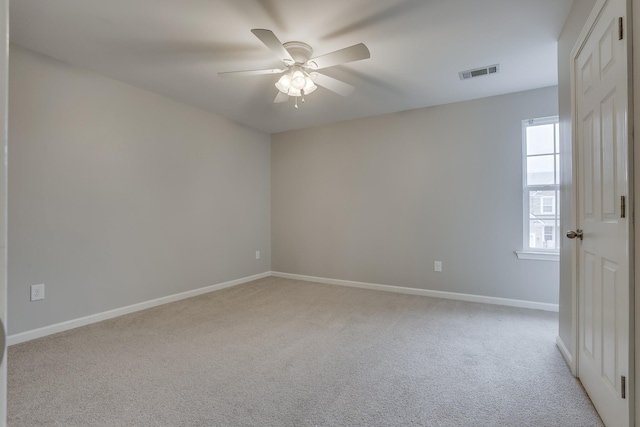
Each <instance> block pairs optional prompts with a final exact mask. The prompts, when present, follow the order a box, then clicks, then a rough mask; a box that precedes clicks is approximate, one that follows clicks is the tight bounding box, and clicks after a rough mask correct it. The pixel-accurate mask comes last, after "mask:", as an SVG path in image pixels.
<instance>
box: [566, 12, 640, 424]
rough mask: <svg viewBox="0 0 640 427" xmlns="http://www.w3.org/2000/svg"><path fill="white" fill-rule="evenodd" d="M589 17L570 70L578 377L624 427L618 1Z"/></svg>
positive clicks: (623, 59) (611, 420) (622, 69)
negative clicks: (573, 145)
mask: <svg viewBox="0 0 640 427" xmlns="http://www.w3.org/2000/svg"><path fill="white" fill-rule="evenodd" d="M596 10H598V11H599V15H598V16H597V18H596V19H595V21H591V23H593V25H592V26H590V28H591V32H590V33H583V34H587V35H586V37H584V38H583V41H584V42H583V43H582V45H581V49H579V50H577V51H576V56H574V64H573V65H574V75H573V81H574V96H575V110H574V125H575V127H574V131H575V135H576V147H575V148H576V153H575V155H576V157H577V162H576V166H577V182H576V187H577V209H576V213H577V225H578V227H579V228H581V229H582V235H583V236H584V239H583V240H580V239H579V237H580V236H578V238H576V243H575V244H576V245H577V257H578V258H577V279H578V355H577V356H578V377H579V378H580V380H581V381H582V383H583V385H584V387H585V389H586V390H587V393H588V394H589V396H590V397H591V400H592V401H593V404H594V405H595V407H596V409H597V410H598V413H599V414H600V416H601V417H602V419H603V421H604V422H605V424H606V425H607V426H608V427H614V426H625V427H628V426H629V419H630V416H629V398H628V396H629V385H630V383H631V381H632V380H631V379H630V378H629V350H630V347H629V330H630V328H629V313H630V306H629V304H630V300H629V296H630V293H629V286H630V285H629V284H630V278H629V248H630V247H629V244H630V240H629V226H630V225H629V219H628V218H629V208H630V203H629V192H628V188H629V182H628V160H629V156H628V151H627V150H628V135H627V122H626V120H627V112H628V97H627V86H628V84H627V37H626V34H624V32H623V34H624V37H622V39H621V35H620V31H621V30H620V24H621V21H620V19H621V18H622V24H623V27H624V25H625V24H626V0H601V1H599V2H598V3H597V4H596ZM592 16H594V15H592ZM587 25H589V23H588V24H587ZM623 198H624V199H623ZM623 200H624V201H623ZM625 210H626V212H625ZM576 231H578V234H579V230H576ZM568 235H569V234H568ZM573 236H575V233H574V234H573Z"/></svg>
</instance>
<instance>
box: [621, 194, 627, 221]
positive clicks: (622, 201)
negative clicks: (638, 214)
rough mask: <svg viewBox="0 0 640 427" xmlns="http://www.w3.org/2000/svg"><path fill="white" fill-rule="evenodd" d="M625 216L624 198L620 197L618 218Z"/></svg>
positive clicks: (625, 205) (625, 203) (625, 202)
mask: <svg viewBox="0 0 640 427" xmlns="http://www.w3.org/2000/svg"><path fill="white" fill-rule="evenodd" d="M626 216H627V200H626V198H625V196H620V218H626Z"/></svg>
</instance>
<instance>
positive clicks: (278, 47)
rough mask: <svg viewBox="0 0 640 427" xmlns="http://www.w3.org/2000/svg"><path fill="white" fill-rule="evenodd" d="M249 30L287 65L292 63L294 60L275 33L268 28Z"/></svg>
mask: <svg viewBox="0 0 640 427" xmlns="http://www.w3.org/2000/svg"><path fill="white" fill-rule="evenodd" d="M251 32H252V33H253V34H254V35H255V36H256V37H257V38H259V39H260V41H261V42H262V43H264V44H265V46H267V47H268V48H269V49H271V51H272V52H273V53H275V54H276V55H277V56H278V58H280V60H281V61H282V62H284V63H285V64H287V65H290V64H294V63H295V62H296V61H295V60H294V59H293V57H292V56H291V54H290V53H289V51H288V50H287V49H285V48H284V46H283V45H282V42H281V41H280V40H278V38H277V37H276V35H275V34H273V32H272V31H270V30H262V29H259V28H256V29H253V30H251Z"/></svg>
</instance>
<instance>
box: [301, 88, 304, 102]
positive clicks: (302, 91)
mask: <svg viewBox="0 0 640 427" xmlns="http://www.w3.org/2000/svg"><path fill="white" fill-rule="evenodd" d="M300 93H301V94H302V103H303V104H304V89H302V90H301V91H300Z"/></svg>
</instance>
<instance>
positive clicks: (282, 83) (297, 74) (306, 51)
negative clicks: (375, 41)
mask: <svg viewBox="0 0 640 427" xmlns="http://www.w3.org/2000/svg"><path fill="white" fill-rule="evenodd" d="M251 32H252V33H253V34H254V35H255V36H256V37H258V38H259V39H260V41H262V43H264V44H265V46H267V47H268V48H269V49H271V51H272V52H273V53H275V54H276V55H277V56H278V58H279V59H280V60H281V61H282V62H283V64H284V65H285V68H283V69H278V68H274V69H267V70H251V71H231V72H222V73H218V75H219V76H220V77H244V76H257V75H265V74H278V73H283V74H282V75H281V76H280V78H279V79H278V81H277V82H276V83H275V86H276V88H277V89H278V91H279V92H278V95H277V96H276V98H275V99H274V101H273V102H274V103H280V102H285V101H287V100H288V99H289V97H294V98H295V108H298V98H299V97H301V98H302V102H304V101H305V100H304V97H305V95H309V94H310V93H312V92H314V91H315V90H316V89H317V88H318V86H322V87H324V88H325V89H328V90H330V91H332V92H334V93H337V94H339V95H342V96H347V95H349V94H350V93H351V92H352V91H353V89H355V88H354V87H353V86H351V85H350V84H347V83H345V82H342V81H340V80H337V79H334V78H333V77H329V76H327V75H324V74H320V73H317V72H315V70H319V69H321V68H329V67H333V66H334V65H339V64H345V63H347V62H353V61H359V60H361V59H368V58H370V56H371V55H370V53H369V49H368V48H367V47H366V46H365V45H364V44H363V43H360V44H357V45H353V46H350V47H347V48H344V49H340V50H337V51H334V52H331V53H327V54H325V55H322V56H319V57H316V58H311V55H312V54H313V49H312V48H311V46H309V45H308V44H306V43H302V42H298V41H293V42H287V43H284V44H283V43H281V42H280V40H278V38H277V37H276V36H275V34H273V32H271V31H270V30H263V29H253V30H251Z"/></svg>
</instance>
